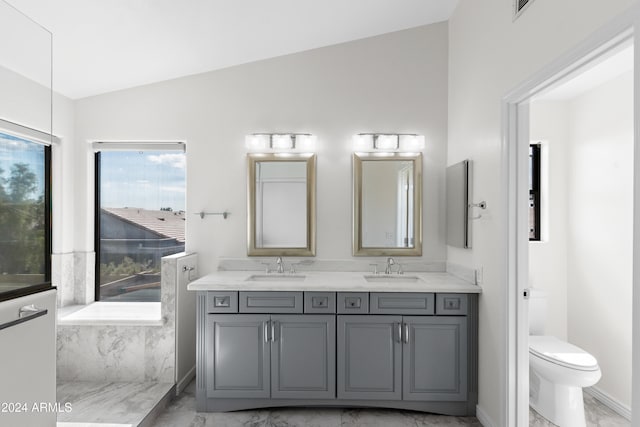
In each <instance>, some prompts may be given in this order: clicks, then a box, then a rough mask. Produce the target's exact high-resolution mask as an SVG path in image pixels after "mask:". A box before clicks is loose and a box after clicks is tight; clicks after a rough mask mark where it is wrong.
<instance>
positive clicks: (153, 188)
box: [0, 133, 186, 211]
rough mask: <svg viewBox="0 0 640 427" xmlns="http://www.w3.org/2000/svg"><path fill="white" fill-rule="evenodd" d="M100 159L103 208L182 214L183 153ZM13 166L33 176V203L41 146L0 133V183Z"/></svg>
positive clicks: (113, 154)
mask: <svg viewBox="0 0 640 427" xmlns="http://www.w3.org/2000/svg"><path fill="white" fill-rule="evenodd" d="M100 156H101V157H100V162H101V171H100V172H101V175H100V180H101V194H100V203H101V205H102V206H103V207H109V208H123V207H132V208H142V209H149V210H159V209H160V208H171V209H172V210H174V211H180V210H185V194H186V191H185V190H186V156H185V154H184V153H183V152H180V151H103V152H101V153H100ZM16 163H26V164H27V165H29V169H30V170H31V171H32V172H34V173H35V174H36V177H37V185H38V187H37V190H36V191H35V192H34V193H33V194H32V195H31V198H32V199H37V197H38V196H39V195H42V194H43V193H44V167H43V164H44V148H43V146H42V145H40V144H36V143H33V142H30V141H28V140H26V139H22V138H18V137H15V136H12V135H8V134H4V133H0V168H1V169H2V170H3V173H2V175H0V179H2V180H6V179H8V178H9V176H10V173H11V166H12V165H14V164H16ZM5 187H6V184H5ZM7 191H8V188H7ZM54 197H55V196H54Z"/></svg>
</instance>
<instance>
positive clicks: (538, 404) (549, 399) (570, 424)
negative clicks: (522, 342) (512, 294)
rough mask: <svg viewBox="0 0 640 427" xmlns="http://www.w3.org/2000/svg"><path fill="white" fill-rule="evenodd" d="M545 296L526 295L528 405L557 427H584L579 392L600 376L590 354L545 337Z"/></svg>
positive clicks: (533, 291)
mask: <svg viewBox="0 0 640 427" xmlns="http://www.w3.org/2000/svg"><path fill="white" fill-rule="evenodd" d="M546 300H547V298H546V293H545V292H544V291H541V290H538V289H530V294H529V404H530V405H531V407H532V408H533V409H534V410H535V411H536V412H538V413H539V414H540V415H542V416H543V417H545V418H546V419H547V420H549V421H551V422H552V423H554V424H556V425H558V426H560V427H585V426H586V422H585V418H584V404H583V400H582V388H583V387H589V386H592V385H594V384H595V383H597V382H598V380H600V377H601V376H602V373H601V372H600V367H599V366H598V361H597V360H596V358H595V357H593V356H592V355H591V354H589V353H587V352H586V351H584V350H582V349H581V348H579V347H576V346H575V345H572V344H569V343H567V342H564V341H562V340H559V339H558V338H556V337H552V336H549V335H544V322H545V317H546Z"/></svg>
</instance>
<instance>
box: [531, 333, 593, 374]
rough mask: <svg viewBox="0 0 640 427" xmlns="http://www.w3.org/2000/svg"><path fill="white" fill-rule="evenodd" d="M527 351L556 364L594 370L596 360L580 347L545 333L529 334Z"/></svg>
mask: <svg viewBox="0 0 640 427" xmlns="http://www.w3.org/2000/svg"><path fill="white" fill-rule="evenodd" d="M529 353H530V354H532V355H534V356H537V357H540V358H541V359H544V360H547V361H549V362H551V363H555V364H556V365H561V366H565V367H567V368H571V369H579V370H582V371H596V370H598V369H600V368H599V367H598V361H597V360H596V358H595V357H593V356H592V355H591V354H589V353H587V352H586V351H584V350H583V349H581V348H580V347H576V346H575V345H573V344H569V343H568V342H565V341H561V340H559V339H558V338H556V337H552V336H546V335H531V336H529Z"/></svg>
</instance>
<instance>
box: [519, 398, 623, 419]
mask: <svg viewBox="0 0 640 427" xmlns="http://www.w3.org/2000/svg"><path fill="white" fill-rule="evenodd" d="M584 414H585V418H586V420H587V427H629V426H630V425H631V423H630V422H629V421H627V420H626V419H625V418H624V417H622V416H620V415H618V414H617V413H616V412H614V411H613V410H612V409H610V408H608V407H607V406H605V405H603V404H602V403H600V402H599V401H598V400H596V399H594V398H593V397H592V396H590V395H588V394H587V393H584ZM529 427H555V424H553V423H552V422H550V421H548V420H547V419H545V418H543V417H542V416H541V415H540V414H538V413H537V412H536V411H534V410H533V409H530V410H529Z"/></svg>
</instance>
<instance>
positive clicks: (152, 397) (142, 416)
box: [57, 381, 175, 427]
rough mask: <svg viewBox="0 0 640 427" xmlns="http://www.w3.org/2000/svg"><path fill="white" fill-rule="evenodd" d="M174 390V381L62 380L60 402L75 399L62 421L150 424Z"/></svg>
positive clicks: (79, 425)
mask: <svg viewBox="0 0 640 427" xmlns="http://www.w3.org/2000/svg"><path fill="white" fill-rule="evenodd" d="M174 390H175V389H174V385H173V384H169V383H157V382H144V383H126V382H111V383H99V382H85V381H66V382H59V383H58V386H57V392H58V402H60V403H61V404H62V405H64V404H65V403H67V402H69V403H71V411H69V412H61V413H59V414H58V424H59V427H88V426H91V427H93V426H94V425H96V426H100V427H108V426H112V425H113V426H118V427H120V426H126V427H129V426H130V427H148V426H150V425H152V423H153V421H154V419H155V417H156V416H157V415H158V413H160V412H161V411H162V410H163V409H164V407H165V406H166V404H167V403H168V402H169V400H170V398H171V396H172V395H173V394H174V393H175V392H174ZM105 425H106V426H105Z"/></svg>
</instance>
